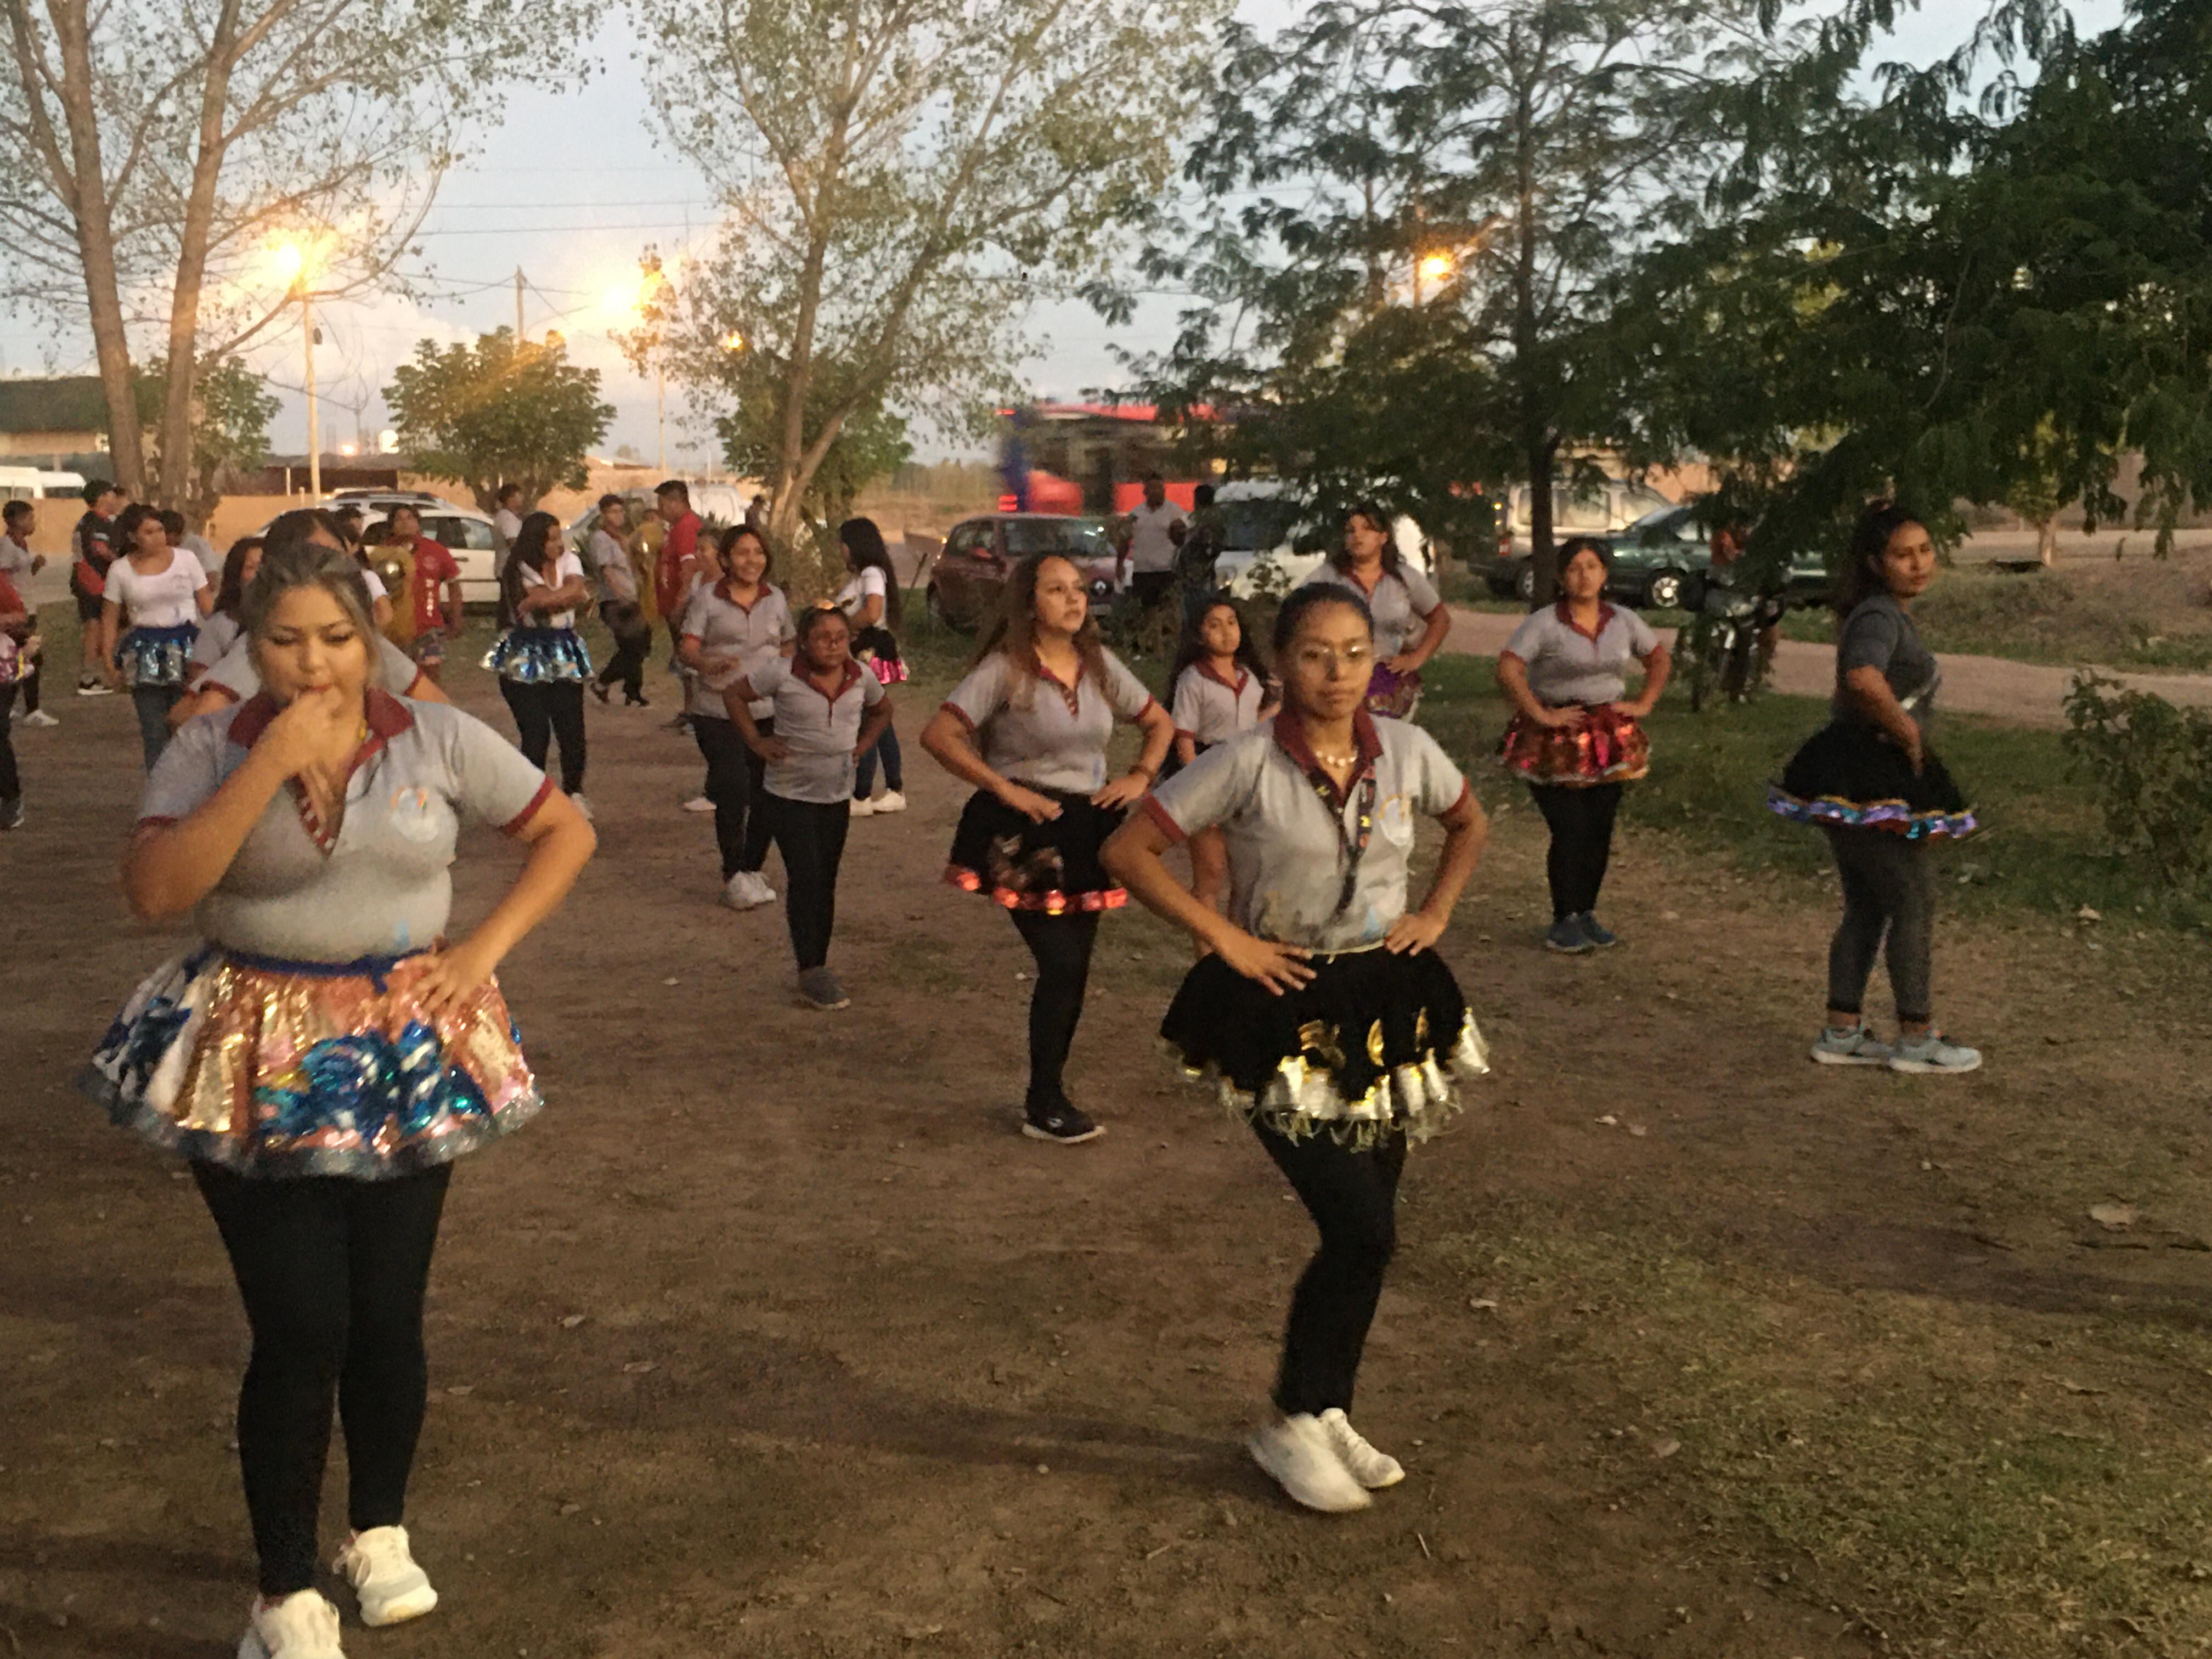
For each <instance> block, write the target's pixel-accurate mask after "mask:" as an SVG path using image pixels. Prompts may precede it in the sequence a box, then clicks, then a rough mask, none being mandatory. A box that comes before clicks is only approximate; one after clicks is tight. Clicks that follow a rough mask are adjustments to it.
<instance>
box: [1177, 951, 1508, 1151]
mask: <svg viewBox="0 0 2212 1659" xmlns="http://www.w3.org/2000/svg"><path fill="white" fill-rule="evenodd" d="M1312 966H1313V969H1314V979H1313V983H1311V984H1310V985H1308V986H1307V987H1305V988H1304V989H1303V990H1299V991H1293V992H1291V993H1289V994H1286V995H1284V996H1276V995H1275V994H1273V993H1272V992H1270V991H1269V990H1268V989H1267V987H1266V986H1264V985H1262V984H1261V983H1260V982H1259V981H1257V980H1250V979H1247V978H1245V977H1244V975H1242V974H1240V973H1238V972H1237V971H1236V969H1233V968H1231V967H1230V966H1229V965H1228V964H1227V963H1225V962H1223V961H1222V960H1221V958H1220V957H1213V956H1209V957H1205V958H1203V959H1202V960H1200V963H1198V965H1197V966H1196V967H1194V968H1193V969H1191V970H1190V972H1189V974H1188V975H1186V976H1185V977H1184V980H1183V982H1182V989H1181V990H1179V991H1177V992H1176V997H1175V1000H1174V1001H1173V1002H1171V1003H1170V1004H1169V1005H1168V1012H1167V1018H1165V1019H1164V1020H1162V1021H1161V1022H1160V1040H1161V1042H1164V1044H1165V1045H1166V1047H1167V1049H1168V1052H1169V1054H1170V1056H1171V1057H1172V1058H1173V1059H1174V1060H1176V1062H1177V1063H1178V1064H1180V1065H1181V1066H1182V1069H1183V1073H1184V1074H1185V1075H1186V1076H1187V1077H1188V1078H1189V1079H1191V1080H1192V1081H1193V1082H1194V1083H1205V1084H1211V1085H1212V1086H1213V1087H1214V1089H1215V1090H1216V1091H1217V1092H1218V1095H1219V1097H1220V1099H1221V1102H1222V1104H1223V1105H1225V1107H1227V1108H1228V1109H1230V1110H1231V1111H1232V1112H1234V1113H1236V1114H1237V1115H1239V1116H1242V1117H1245V1118H1249V1119H1252V1120H1255V1121H1259V1122H1261V1123H1264V1124H1266V1125H1267V1127H1270V1128H1272V1129H1274V1130H1276V1131H1278V1132H1279V1133H1283V1134H1286V1135H1290V1136H1291V1137H1293V1138H1297V1137H1300V1136H1304V1135H1310V1134H1328V1135H1332V1136H1334V1137H1335V1138H1336V1139H1338V1140H1340V1141H1343V1142H1345V1143H1346V1144H1347V1145H1351V1146H1370V1145H1372V1144H1373V1143H1374V1142H1376V1140H1379V1139H1382V1138H1383V1137H1384V1136H1385V1135H1388V1134H1390V1133H1403V1134H1404V1135H1405V1136H1406V1137H1407V1139H1409V1140H1414V1141H1419V1140H1425V1139H1428V1138H1429V1137H1430V1136H1431V1135H1433V1134H1435V1133H1437V1132H1438V1131H1439V1130H1441V1129H1442V1128H1443V1125H1444V1122H1445V1121H1446V1120H1447V1119H1449V1117H1450V1116H1451V1115H1453V1114H1454V1113H1455V1112H1457V1111H1458V1110H1459V1109H1460V1087H1461V1085H1462V1084H1463V1083H1465V1082H1467V1081H1468V1079H1474V1078H1477V1077H1480V1076H1482V1075H1484V1074H1485V1073H1487V1072H1488V1071H1489V1070H1490V1062H1489V1058H1488V1054H1487V1051H1486V1048H1485V1045H1484V1043H1483V1040H1482V1033H1481V1032H1480V1030H1477V1029H1476V1027H1475V1024H1474V1016H1473V1015H1472V1014H1470V1013H1468V1010H1467V1002H1466V1000H1465V999H1464V998H1462V996H1461V995H1460V992H1459V984H1458V982H1457V981H1455V980H1454V979H1453V978H1452V974H1451V969H1449V968H1447V967H1445V966H1444V964H1443V960H1442V959H1441V958H1439V957H1437V954H1436V952H1435V951H1411V952H1408V953H1407V954H1405V955H1399V954H1397V953H1396V952H1394V951H1385V950H1380V949H1376V950H1368V951H1344V952H1340V953H1339V954H1337V955H1334V956H1328V957H1315V958H1313V962H1312Z"/></svg>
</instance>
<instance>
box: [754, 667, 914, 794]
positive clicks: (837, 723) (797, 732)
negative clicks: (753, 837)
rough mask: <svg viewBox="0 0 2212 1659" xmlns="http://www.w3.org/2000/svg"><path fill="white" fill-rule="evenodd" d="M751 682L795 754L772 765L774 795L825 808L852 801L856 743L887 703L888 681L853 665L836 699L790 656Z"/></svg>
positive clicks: (768, 779) (767, 776)
mask: <svg viewBox="0 0 2212 1659" xmlns="http://www.w3.org/2000/svg"><path fill="white" fill-rule="evenodd" d="M747 683H748V684H750V685H751V687H752V689H753V690H756V691H757V692H759V693H760V694H761V696H763V697H764V698H766V699H767V700H768V702H769V707H770V708H771V709H772V710H773V711H774V713H775V738H776V741H777V742H778V743H781V744H784V745H785V746H786V747H787V748H788V749H789V750H791V757H790V758H789V759H787V760H780V761H770V762H769V763H768V770H767V771H766V772H765V773H764V774H763V775H762V779H761V781H762V782H763V784H764V785H766V786H767V788H768V792H769V794H771V795H781V796H782V797H783V799H786V800H805V801H812V802H815V803H816V804H817V805H823V806H835V805H836V804H837V803H838V802H839V801H841V800H850V799H852V798H853V780H854V760H853V745H854V744H856V743H858V742H859V741H860V721H861V719H862V717H863V716H864V715H866V713H867V711H868V710H869V709H871V708H874V707H875V706H876V705H877V704H878V703H879V702H882V701H883V700H884V696H885V693H884V688H883V684H882V683H881V682H880V681H878V679H877V678H876V677H875V676H874V675H873V674H871V673H870V672H868V671H867V670H866V669H865V668H863V667H861V666H860V664H858V663H856V662H851V661H848V662H847V663H846V665H845V670H844V673H843V676H842V678H841V679H840V680H839V682H838V685H837V690H836V693H835V694H834V695H833V694H830V693H827V692H824V691H823V690H822V689H821V687H819V686H817V685H816V684H814V682H813V681H812V680H811V678H808V677H807V674H806V672H805V670H804V669H802V668H800V667H799V665H798V664H797V663H796V662H795V661H794V660H793V659H791V658H789V657H778V658H776V659H775V660H774V661H772V662H770V663H769V665H767V666H766V667H764V668H763V669H762V670H761V671H760V672H759V674H758V675H757V676H750V675H749V676H748V677H747Z"/></svg>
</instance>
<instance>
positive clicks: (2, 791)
mask: <svg viewBox="0 0 2212 1659" xmlns="http://www.w3.org/2000/svg"><path fill="white" fill-rule="evenodd" d="M14 505H15V503H14V502H12V501H11V502H9V506H11V507H12V506H14ZM30 623H31V607H30V606H29V605H26V604H24V603H23V597H22V595H21V594H20V593H18V592H16V591H15V583H13V582H12V581H10V580H9V579H8V571H7V569H6V568H4V567H0V829H21V828H22V827H23V780H22V778H21V775H20V774H18V773H17V771H16V770H15V732H14V731H13V729H12V727H13V726H14V724H15V689H16V687H18V686H19V685H21V684H24V683H25V678H26V676H27V675H28V674H30V673H32V672H33V671H35V670H36V668H37V666H38V663H37V659H35V658H31V657H27V656H26V654H25V651H24V641H26V640H27V639H28V638H29V637H30ZM29 683H30V684H33V685H35V684H38V682H37V681H36V680H35V679H32V680H31V681H30V682H29Z"/></svg>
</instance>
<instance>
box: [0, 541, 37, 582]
mask: <svg viewBox="0 0 2212 1659" xmlns="http://www.w3.org/2000/svg"><path fill="white" fill-rule="evenodd" d="M36 557H37V555H36V554H34V553H33V552H32V551H31V550H30V549H29V548H27V547H26V546H25V545H24V544H22V543H21V542H19V541H17V540H16V539H15V538H14V537H13V536H0V576H27V575H28V574H31V561H32V560H33V559H34V558H36Z"/></svg>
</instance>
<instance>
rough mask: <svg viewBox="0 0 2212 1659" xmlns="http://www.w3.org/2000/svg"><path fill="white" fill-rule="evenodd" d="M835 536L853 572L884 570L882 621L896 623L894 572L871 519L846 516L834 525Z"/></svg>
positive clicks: (882, 541) (879, 534) (897, 616)
mask: <svg viewBox="0 0 2212 1659" xmlns="http://www.w3.org/2000/svg"><path fill="white" fill-rule="evenodd" d="M837 539H838V540H839V541H841V542H842V543H844V544H845V556H846V558H848V560H850V561H851V562H852V565H853V568H854V571H855V572H856V573H857V572H859V571H862V570H880V571H882V572H883V573H884V615H883V620H884V623H887V624H889V625H890V627H891V628H893V629H896V628H897V627H899V626H900V605H899V579H898V572H897V571H896V570H894V569H892V568H891V550H890V549H889V548H888V547H885V546H884V532H882V531H881V530H879V529H878V528H877V526H876V521H875V520H873V519H848V520H845V522H844V523H842V524H841V525H839V526H837Z"/></svg>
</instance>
